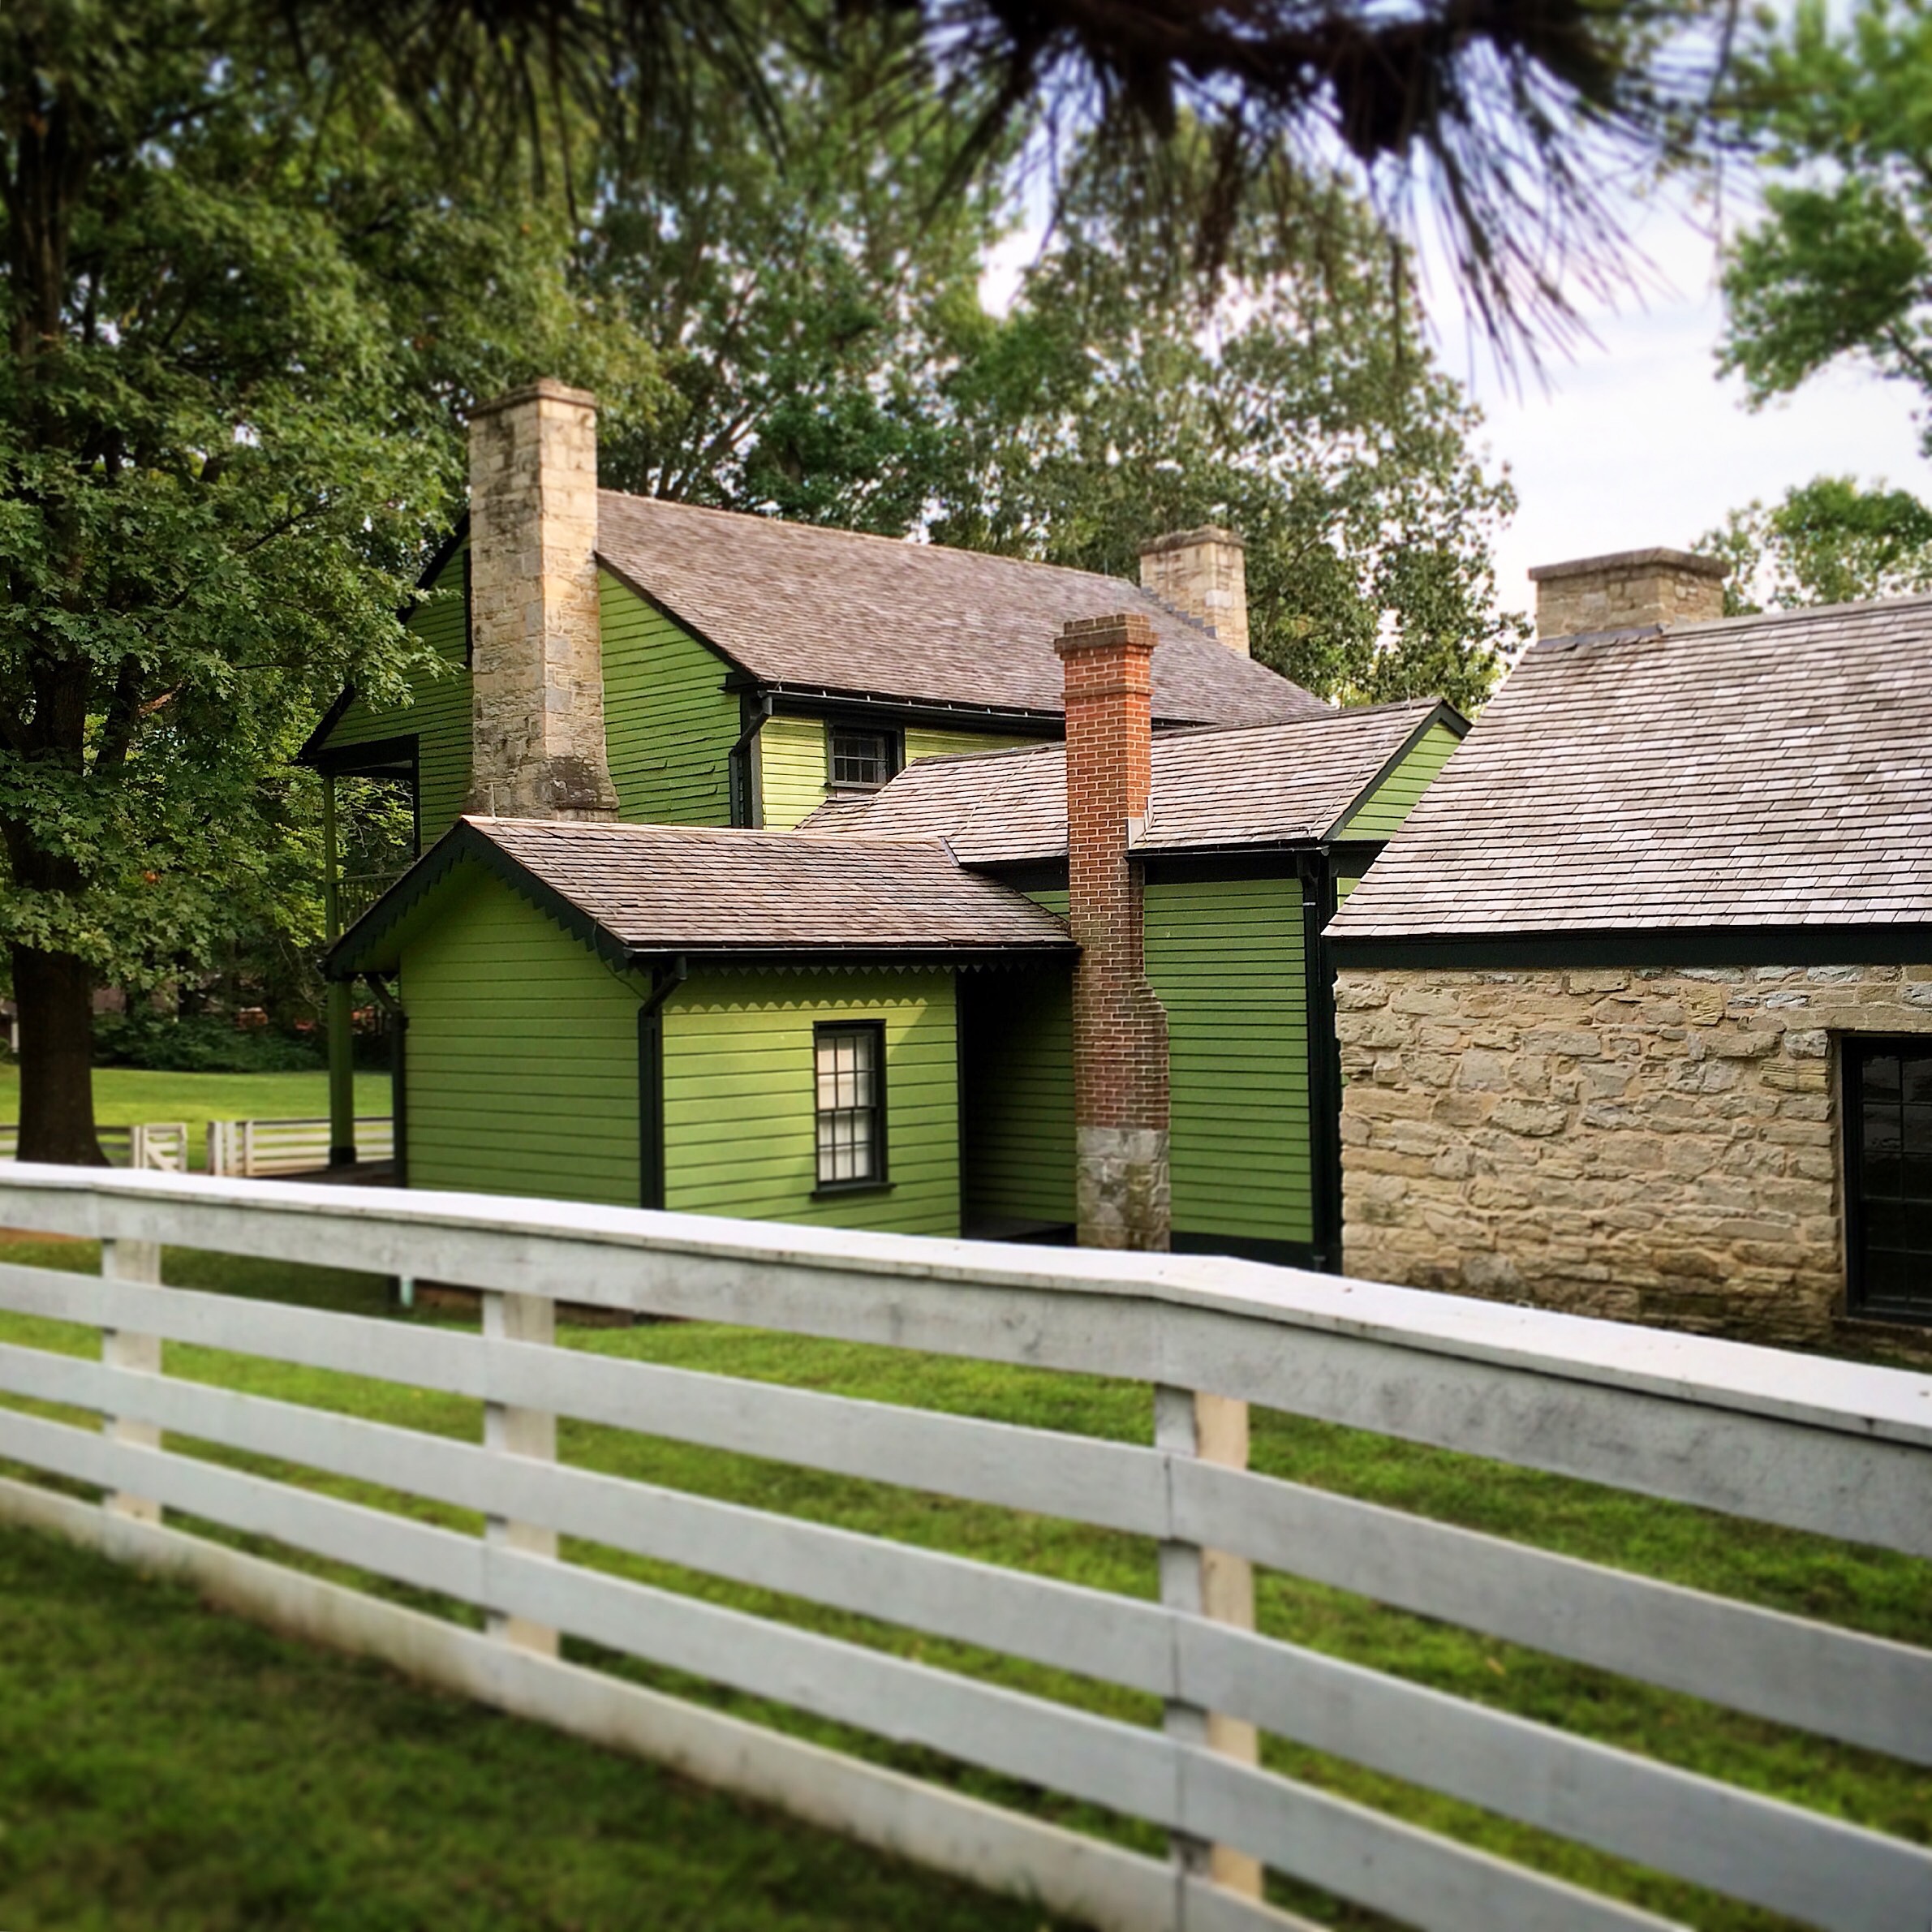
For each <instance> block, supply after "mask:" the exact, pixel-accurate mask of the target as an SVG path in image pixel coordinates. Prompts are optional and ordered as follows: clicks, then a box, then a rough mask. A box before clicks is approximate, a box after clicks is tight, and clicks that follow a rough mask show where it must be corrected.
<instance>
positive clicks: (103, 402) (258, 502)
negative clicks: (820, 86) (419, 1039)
mask: <svg viewBox="0 0 1932 1932" xmlns="http://www.w3.org/2000/svg"><path fill="white" fill-rule="evenodd" d="M228 24H229V23H226V22H224V21H218V20H217V16H216V15H214V14H213V12H212V11H210V10H209V8H207V7H205V6H201V5H199V4H196V0H149V3H148V4H145V5H144V6H140V7H138V8H125V7H117V6H109V5H101V4H96V3H94V0H67V3H60V0H46V3H45V4H40V5H32V6H25V7H23V8H19V9H15V10H12V11H10V13H9V15H8V16H7V18H6V22H5V23H4V24H0V196H3V202H4V210H5V216H6V269H7V275H6V298H7V308H8V311H9V312H8V316H7V321H8V324H9V328H8V333H7V338H6V355H5V357H4V359H0V584H3V586H4V591H3V596H0V837H3V838H4V845H5V854H6V868H7V874H8V878H7V890H6V893H5V895H4V897H3V898H0V940H4V942H5V943H6V945H7V946H8V947H9V948H10V949H11V963H12V970H13V979H14V985H15V994H16V996H17V997H18V998H19V1000H20V1001H21V1003H22V1006H23V1009H24V1018H25V1016H26V1014H27V1013H28V1011H31V1013H32V1018H30V1019H28V1022H27V1023H26V1024H25V1025H24V1028H23V1032H24V1043H25V1051H26V1052H27V1054H28V1059H27V1061H26V1065H25V1067H24V1073H25V1074H27V1075H28V1078H26V1079H24V1086H23V1116H22V1135H23V1138H22V1147H23V1149H24V1151H32V1150H36V1149H37V1150H39V1151H42V1152H43V1153H44V1154H46V1155H52V1156H53V1157H55V1158H85V1157H86V1156H87V1155H88V1151H89V1150H90V1149H91V1146H92V1128H91V1121H89V1120H88V1117H87V1115H86V1112H85V1108H84V1101H85V1097H86V1081H85V1076H84V1056H85V1052H86V1044H87V1041H86V1035H87V1018H86V1013H87V1004H86V1003H87V1000H88V990H89V988H90V986H91V984H92V983H93V981H94V980H96V979H99V978H101V977H112V978H116V979H136V980H140V979H151V978H153V977H156V976H158V975H161V974H162V973H164V972H166V970H169V969H170V968H174V967H179V966H181V965H183V964H184V963H192V962H196V961H198V960H201V959H204V958H205V957H207V956H208V954H209V951H210V949H211V948H212V947H213V946H214V945H215V944H217V942H218V941H219V940H220V939H221V938H222V936H224V935H226V934H228V933H230V932H233V931H234V930H235V927H236V925H237V923H238V922H240V921H244V920H246V919H249V918H251V917H254V918H267V919H272V917H273V909H274V907H275V905H276V903H277V900H278V894H279V893H282V891H283V890H284V889H285V888H286V880H284V879H282V877H281V876H280V875H279V871H278V867H280V863H281V855H282V854H283V853H284V852H285V850H286V841H285V840H284V839H283V838H282V837H280V836H279V834H280V832H281V831H282V828H285V827H286V823H287V821H288V819H289V817H290V813H291V811H292V809H293V806H292V802H291V800H290V794H289V790H288V787H289V781H288V780H287V779H286V777H284V776H283V768H284V766H285V763H286V755H287V754H288V752H289V751H290V750H292V749H293V747H294V745H295V743H297V742H299V737H300V734H302V733H303V731H304V730H305V729H307V727H308V725H309V724H310V723H311V722H312V719H313V716H314V715H315V712H316V709H317V708H318V707H319V705H320V704H321V703H325V702H326V698H327V695H329V694H330V693H332V692H333V691H334V690H335V689H339V687H340V686H341V685H342V682H345V681H347V680H351V679H353V680H354V681H355V682H356V683H357V684H358V685H359V686H361V687H362V688H364V689H365V690H368V691H370V692H371V693H372V694H373V695H377V696H382V695H397V694H398V693H399V692H400V691H401V690H402V686H403V680H404V678H405V676H406V674H407V672H408V671H409V670H411V669H412V668H415V667H416V658H417V656H418V653H417V652H416V651H415V648H414V647H413V646H412V644H411V640H410V638H409V635H408V634H407V632H405V630H403V629H402V626H401V625H400V624H399V623H398V619H397V616H396V612H397V610H398V607H400V606H404V605H407V604H408V603H409V601H410V600H411V596H412V595H413V590H412V585H413V581H414V577H415V570H416V567H417V565H418V563H419V561H420V557H421V554H422V551H423V547H424V541H425V538H426V536H427V535H428V534H429V533H432V532H433V531H436V530H437V528H438V527H441V526H443V525H445V524H446V523H447V522H448V520H449V518H450V516H451V515H452V514H453V513H454V508H455V507H456V492H457V489H458V483H459V479H460V476H461V473H462V471H461V450H460V441H459V439H458V435H457V433H456V425H455V423H454V415H453V411H454V410H455V409H457V408H458V407H460V406H461V404H462V403H463V402H464V400H465V399H467V398H469V397H471V395H473V394H475V393H476V392H477V390H478V389H480V388H484V389H487V388H491V387H494V386H496V385H499V384H501V382H502V381H505V380H506V379H508V378H510V377H513V376H518V375H522V374H525V373H527V372H530V370H531V368H534V367H536V366H537V365H538V364H540V363H541V364H554V363H557V362H570V363H574V364H576V365H577V366H578V367H579V368H580V369H581V368H582V367H583V363H584V361H585V359H586V357H585V353H584V350H583V347H582V346H580V345H581V343H582V342H583V333H582V332H581V331H580V330H579V329H575V328H574V326H573V322H574V317H573V316H572V314H571V312H570V308H569V307H568V305H567V303H566V297H565V291H564V287H563V281H562V268H563V251H564V244H565V243H566V240H567V237H566V235H563V233H562V230H560V229H559V228H558V226H557V224H556V223H555V222H550V223H549V224H546V223H544V222H543V221H542V220H541V219H540V215H539V213H538V212H537V211H536V210H535V209H531V208H529V207H527V206H526V207H518V206H516V205H514V203H506V201H505V200H504V199H503V197H502V193H501V187H500V186H499V187H497V190H496V191H494V192H493V193H490V194H488V195H485V194H484V193H481V192H474V193H471V194H470V195H468V196H465V195H463V194H462V193H460V192H458V191H455V184H453V183H452V181H451V179H450V176H449V174H448V173H447V171H446V170H445V169H444V168H443V167H442V166H441V164H440V162H439V161H437V157H434V156H432V155H431V154H430V153H428V150H427V149H426V148H424V144H423V143H422V141H421V140H420V134H419V133H418V131H417V130H416V129H415V127H414V125H413V123H411V122H410V121H409V120H408V119H407V117H405V116H404V115H403V114H401V113H400V112H399V111H398V108H397V105H396V104H395V102H394V101H393V100H390V99H389V98H388V97H386V96H385V93H383V91H382V90H381V88H380V87H378V86H376V85H373V84H357V85H351V84H348V83H349V82H350V81H351V80H353V79H354V78H355V77H353V76H346V75H333V76H329V77H327V84H325V82H324V80H319V79H318V77H317V76H316V75H314V74H312V73H311V72H309V71H306V70H304V69H303V68H302V67H299V66H297V65H294V64H291V63H290V62H289V61H288V60H287V59H286V57H285V50H284V49H282V48H281V47H280V46H279V45H278V43H277V42H276V41H275V40H274V39H273V37H270V38H267V39H265V40H263V41H260V43H258V44H256V45H253V46H249V45H243V44H240V43H238V42H237V41H236V40H235V38H234V37H232V35H231V34H228V33H224V32H218V31H217V28H221V27H224V26H226V25H228ZM602 373H604V374H605V375H606V376H609V375H611V374H613V373H615V374H617V375H619V377H620V381H619V382H618V385H617V386H618V387H619V388H620V389H621V388H622V381H621V373H622V372H621V371H618V372H613V371H609V370H606V371H604V372H602ZM42 1055H45V1056H51V1059H52V1061H58V1062H60V1063H62V1065H63V1066H65V1067H67V1069H68V1070H67V1072H66V1073H65V1074H64V1075H62V1077H59V1078H56V1077H54V1076H55V1073H56V1071H58V1069H54V1068H52V1067H50V1066H42V1065H37V1059H36V1056H42ZM76 1058H78V1059H79V1060H80V1062H81V1064H82V1067H83V1071H82V1072H81V1074H80V1076H79V1078H78V1080H76V1078H75V1076H74V1074H72V1072H71V1062H73V1061H75V1059H76ZM47 1108H51V1109H52V1111H51V1112H48V1111H45V1109H47Z"/></svg>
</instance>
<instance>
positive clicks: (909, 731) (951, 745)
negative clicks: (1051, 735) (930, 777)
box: [906, 725, 1047, 764]
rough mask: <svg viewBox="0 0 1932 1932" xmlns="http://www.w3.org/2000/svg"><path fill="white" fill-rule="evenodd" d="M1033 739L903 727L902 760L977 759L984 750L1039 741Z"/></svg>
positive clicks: (1040, 741) (1013, 747)
mask: <svg viewBox="0 0 1932 1932" xmlns="http://www.w3.org/2000/svg"><path fill="white" fill-rule="evenodd" d="M1045 742H1047V741H1046V740H1045V739H1043V738H1001V737H1000V736H999V735H997V734H996V733H993V732H991V731H927V730H923V729H921V728H920V727H919V726H918V725H907V726H906V763H907V764H918V763H919V760H920V759H922V758H978V757H979V756H981V755H983V754H984V753H986V752H988V751H1018V749H1019V747H1021V746H1022V745H1038V744H1043V743H1045Z"/></svg>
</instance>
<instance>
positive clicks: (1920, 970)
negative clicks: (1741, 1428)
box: [1336, 966, 1932, 1347]
mask: <svg viewBox="0 0 1932 1932" xmlns="http://www.w3.org/2000/svg"><path fill="white" fill-rule="evenodd" d="M1336 1030H1337V1031H1338V1033H1339V1035H1340V1041H1341V1056H1342V1069H1343V1073H1344V1075H1345V1078H1346V1081H1347V1086H1346V1087H1345V1091H1344V1095H1343V1103H1342V1143H1343V1147H1342V1160H1343V1173H1344V1188H1343V1193H1344V1208H1343V1221H1344V1250H1345V1262H1346V1266H1347V1269H1348V1272H1349V1273H1350V1274H1352V1275H1356V1276H1364V1277H1367V1278H1370V1279H1374V1280H1383V1281H1392V1282H1396V1283H1400V1284H1406V1285H1409V1286H1412V1287H1418V1288H1437V1289H1454V1290H1457V1291H1459V1292H1461V1293H1474V1294H1482V1295H1490V1296H1494V1297H1499V1298H1501V1299H1507V1300H1511V1301H1526V1302H1537V1303H1539V1304H1542V1305H1544V1306H1551V1307H1558V1308H1565V1309H1569V1310H1573V1311H1575V1312H1577V1313H1579V1314H1585V1315H1605V1316H1611V1317H1614V1318H1616V1319H1620V1320H1629V1321H1641V1322H1648V1323H1663V1324H1667V1325H1671V1326H1675V1327H1687V1328H1694V1329H1699V1330H1702V1331H1705V1332H1710V1333H1718V1334H1726V1335H1732V1336H1741V1337H1747V1338H1749V1339H1751V1340H1759V1341H1771V1342H1779V1343H1798V1344H1807V1345H1816V1344H1818V1343H1819V1342H1822V1341H1826V1340H1830V1339H1831V1338H1832V1337H1833V1336H1834V1335H1835V1334H1838V1333H1839V1332H1840V1329H1839V1322H1840V1319H1841V1318H1842V1316H1843V1315H1844V1289H1845V1267H1844V1211H1843V1189H1842V1176H1841V1172H1840V1164H1841V1155H1840V1142H1839V1133H1840V1129H1839V1113H1838V1096H1837V1085H1836V1080H1837V1074H1836V1069H1837V1058H1836V1054H1835V1045H1834V1036H1835V1035H1839V1034H1841V1033H1850V1032H1857V1033H1882V1034H1885V1033H1932V966H1905V967H1900V966H1863V967H1861V966H1815V967H1809V968H1801V967H1758V968H1744V969H1736V968H1728V969H1723V970H1696V971H1691V970H1680V971H1669V972H1663V971H1641V972H1639V971H1630V972H1623V971H1590V972H1579V971H1569V972H1562V971H1549V972H1494V973H1475V972H1468V973H1448V972H1435V971H1426V972H1382V971H1369V970H1354V971H1346V972H1344V973H1343V974H1342V975H1340V979H1339V980H1338V982H1337V985H1336ZM1895 1333H1896V1334H1897V1335H1898V1336H1899V1338H1900V1344H1901V1345H1903V1346H1907V1347H1912V1346H1913V1336H1914V1332H1913V1331H1910V1330H1906V1329H1903V1328H1900V1329H1898V1330H1896V1331H1895Z"/></svg>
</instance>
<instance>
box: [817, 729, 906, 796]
mask: <svg viewBox="0 0 1932 1932" xmlns="http://www.w3.org/2000/svg"><path fill="white" fill-rule="evenodd" d="M831 737H832V782H833V784H834V785H866V786H870V787H872V788H874V789H876V788H877V787H878V786H880V785H884V783H885V781H886V780H887V779H889V778H890V777H892V775H893V747H892V740H891V738H890V737H889V735H888V734H886V733H884V732H883V731H853V730H850V729H847V728H846V726H845V725H833V727H832V732H831Z"/></svg>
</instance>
